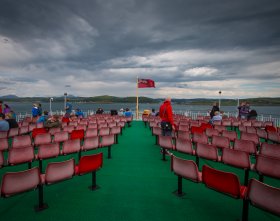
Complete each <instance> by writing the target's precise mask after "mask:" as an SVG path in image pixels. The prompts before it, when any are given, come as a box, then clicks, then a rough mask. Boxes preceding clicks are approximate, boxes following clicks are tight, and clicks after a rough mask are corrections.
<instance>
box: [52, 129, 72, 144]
mask: <svg viewBox="0 0 280 221" xmlns="http://www.w3.org/2000/svg"><path fill="white" fill-rule="evenodd" d="M68 138H69V134H68V132H67V131H59V132H56V133H54V138H53V141H54V142H57V143H60V142H64V141H66V140H68Z"/></svg>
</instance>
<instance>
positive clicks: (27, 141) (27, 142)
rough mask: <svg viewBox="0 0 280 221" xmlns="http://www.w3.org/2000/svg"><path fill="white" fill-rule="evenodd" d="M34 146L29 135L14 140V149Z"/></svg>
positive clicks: (16, 137)
mask: <svg viewBox="0 0 280 221" xmlns="http://www.w3.org/2000/svg"><path fill="white" fill-rule="evenodd" d="M31 145H32V141H31V137H30V136H29V135H21V136H15V137H13V140H12V146H11V147H12V148H22V147H29V146H31Z"/></svg>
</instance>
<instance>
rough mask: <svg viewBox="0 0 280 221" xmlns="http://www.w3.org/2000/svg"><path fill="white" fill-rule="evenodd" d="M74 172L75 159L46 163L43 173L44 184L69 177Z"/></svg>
mask: <svg viewBox="0 0 280 221" xmlns="http://www.w3.org/2000/svg"><path fill="white" fill-rule="evenodd" d="M74 174H75V160H74V159H73V158H72V159H70V160H66V161H62V162H51V163H48V165H47V168H46V173H45V179H44V183H45V184H52V183H57V182H60V181H63V180H67V179H70V178H72V177H73V176H74Z"/></svg>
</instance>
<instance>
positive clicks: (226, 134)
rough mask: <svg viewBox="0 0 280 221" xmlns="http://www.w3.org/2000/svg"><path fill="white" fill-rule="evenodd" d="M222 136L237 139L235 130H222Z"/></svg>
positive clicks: (231, 139)
mask: <svg viewBox="0 0 280 221" xmlns="http://www.w3.org/2000/svg"><path fill="white" fill-rule="evenodd" d="M222 136H223V137H227V138H228V139H229V140H230V141H234V140H235V139H237V133H236V131H229V130H224V131H223V132H222Z"/></svg>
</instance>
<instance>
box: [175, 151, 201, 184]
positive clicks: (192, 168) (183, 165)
mask: <svg viewBox="0 0 280 221" xmlns="http://www.w3.org/2000/svg"><path fill="white" fill-rule="evenodd" d="M171 171H173V172H174V173H175V174H176V175H178V176H181V177H183V178H185V179H189V180H192V181H194V182H201V173H200V172H199V171H198V167H197V165H196V163H195V162H194V161H192V160H185V159H182V158H179V157H176V156H174V155H173V154H172V155H171Z"/></svg>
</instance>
